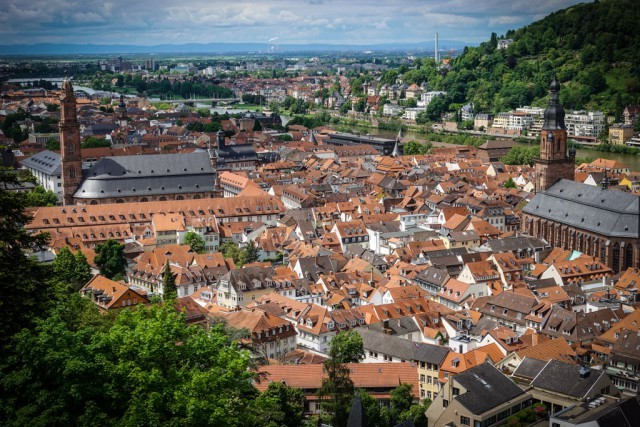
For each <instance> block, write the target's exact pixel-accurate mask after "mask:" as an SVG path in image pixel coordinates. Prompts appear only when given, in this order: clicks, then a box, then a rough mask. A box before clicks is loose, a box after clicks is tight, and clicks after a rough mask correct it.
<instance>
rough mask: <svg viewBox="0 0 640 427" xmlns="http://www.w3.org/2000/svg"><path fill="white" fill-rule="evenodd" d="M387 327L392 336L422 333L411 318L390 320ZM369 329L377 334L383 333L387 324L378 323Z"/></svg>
mask: <svg viewBox="0 0 640 427" xmlns="http://www.w3.org/2000/svg"><path fill="white" fill-rule="evenodd" d="M386 327H387V328H389V329H390V330H391V335H404V334H408V333H411V332H420V328H419V327H418V325H417V323H416V322H414V321H413V318H411V317H400V318H399V319H389V322H388V323H386ZM369 329H371V330H372V331H376V332H383V331H384V329H385V323H383V322H378V323H374V324H372V325H370V326H369Z"/></svg>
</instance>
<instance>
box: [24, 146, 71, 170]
mask: <svg viewBox="0 0 640 427" xmlns="http://www.w3.org/2000/svg"><path fill="white" fill-rule="evenodd" d="M20 163H22V165H23V166H25V167H27V168H30V169H35V170H37V171H40V172H42V173H43V174H45V175H60V171H61V165H62V162H61V160H60V154H58V153H54V152H53V151H49V150H44V151H41V152H39V153H36V154H34V155H33V156H31V157H27V158H26V159H24V160H22V161H21V162H20Z"/></svg>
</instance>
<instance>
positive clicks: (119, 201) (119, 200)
mask: <svg viewBox="0 0 640 427" xmlns="http://www.w3.org/2000/svg"><path fill="white" fill-rule="evenodd" d="M116 203H124V199H118V200H116Z"/></svg>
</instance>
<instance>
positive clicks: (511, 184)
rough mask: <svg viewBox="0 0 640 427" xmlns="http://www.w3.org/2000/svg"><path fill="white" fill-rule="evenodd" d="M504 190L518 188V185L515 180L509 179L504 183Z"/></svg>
mask: <svg viewBox="0 0 640 427" xmlns="http://www.w3.org/2000/svg"><path fill="white" fill-rule="evenodd" d="M504 188H516V183H515V182H513V178H511V177H509V179H508V180H507V181H506V182H505V183H504Z"/></svg>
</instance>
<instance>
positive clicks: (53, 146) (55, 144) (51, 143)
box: [44, 138, 60, 151]
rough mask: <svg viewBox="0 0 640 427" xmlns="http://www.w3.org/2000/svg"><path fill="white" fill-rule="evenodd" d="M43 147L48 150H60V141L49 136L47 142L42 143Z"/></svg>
mask: <svg viewBox="0 0 640 427" xmlns="http://www.w3.org/2000/svg"><path fill="white" fill-rule="evenodd" d="M44 148H46V149H47V150H49V151H58V150H60V141H58V140H57V139H56V138H49V139H48V140H47V142H45V143H44Z"/></svg>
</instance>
